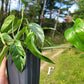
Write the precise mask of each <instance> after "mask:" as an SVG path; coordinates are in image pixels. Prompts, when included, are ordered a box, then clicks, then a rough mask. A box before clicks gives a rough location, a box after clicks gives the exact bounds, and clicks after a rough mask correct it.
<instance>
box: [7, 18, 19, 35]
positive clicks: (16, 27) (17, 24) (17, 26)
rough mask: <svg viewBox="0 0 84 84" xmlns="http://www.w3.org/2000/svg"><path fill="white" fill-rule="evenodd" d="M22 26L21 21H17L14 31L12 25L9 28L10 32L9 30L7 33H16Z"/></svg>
mask: <svg viewBox="0 0 84 84" xmlns="http://www.w3.org/2000/svg"><path fill="white" fill-rule="evenodd" d="M20 25H21V20H18V19H15V20H14V23H13V31H12V25H10V27H9V29H10V30H8V31H7V33H8V34H11V33H12V32H15V31H16V30H17V29H18V28H19V26H20Z"/></svg>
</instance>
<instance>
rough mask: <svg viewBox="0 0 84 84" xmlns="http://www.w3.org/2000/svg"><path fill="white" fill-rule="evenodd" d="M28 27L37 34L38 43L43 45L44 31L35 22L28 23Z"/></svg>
mask: <svg viewBox="0 0 84 84" xmlns="http://www.w3.org/2000/svg"><path fill="white" fill-rule="evenodd" d="M28 26H29V28H30V29H31V30H32V31H33V32H34V33H35V34H36V35H37V37H38V39H39V41H40V43H41V44H42V45H43V43H44V32H43V29H42V28H41V26H40V25H38V24H36V23H30V24H28Z"/></svg>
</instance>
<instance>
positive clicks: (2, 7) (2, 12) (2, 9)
mask: <svg viewBox="0 0 84 84" xmlns="http://www.w3.org/2000/svg"><path fill="white" fill-rule="evenodd" d="M3 14H4V0H2V2H1V16H2V18H1V25H2V23H3Z"/></svg>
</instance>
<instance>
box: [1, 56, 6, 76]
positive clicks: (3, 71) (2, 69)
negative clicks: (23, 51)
mask: <svg viewBox="0 0 84 84" xmlns="http://www.w3.org/2000/svg"><path fill="white" fill-rule="evenodd" d="M5 68H6V57H4V59H3V61H2V64H1V67H0V73H2V74H3V75H4V74H5Z"/></svg>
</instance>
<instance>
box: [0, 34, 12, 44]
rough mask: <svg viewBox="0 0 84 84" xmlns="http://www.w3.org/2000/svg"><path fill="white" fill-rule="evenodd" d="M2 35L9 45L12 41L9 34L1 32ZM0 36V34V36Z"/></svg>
mask: <svg viewBox="0 0 84 84" xmlns="http://www.w3.org/2000/svg"><path fill="white" fill-rule="evenodd" d="M2 37H3V39H4V41H5V42H6V43H7V44H8V45H10V44H11V43H12V42H13V39H12V37H11V36H10V35H8V34H7V33H2ZM0 38H1V36H0Z"/></svg>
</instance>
